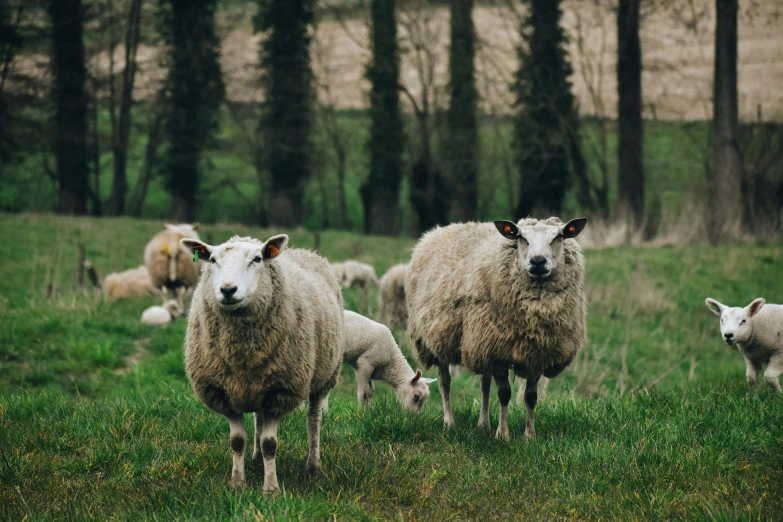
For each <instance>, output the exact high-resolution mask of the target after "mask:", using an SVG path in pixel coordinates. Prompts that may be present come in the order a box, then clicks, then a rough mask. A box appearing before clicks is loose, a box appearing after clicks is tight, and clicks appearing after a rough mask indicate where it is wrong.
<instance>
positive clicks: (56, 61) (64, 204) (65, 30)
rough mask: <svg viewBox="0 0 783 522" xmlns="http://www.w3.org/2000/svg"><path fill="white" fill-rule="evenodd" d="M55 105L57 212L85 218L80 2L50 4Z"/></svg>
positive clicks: (86, 173)
mask: <svg viewBox="0 0 783 522" xmlns="http://www.w3.org/2000/svg"><path fill="white" fill-rule="evenodd" d="M48 12H49V18H50V19H51V22H52V71H53V73H54V92H53V99H54V103H55V115H54V154H55V158H56V163H57V178H58V180H59V184H60V193H59V202H58V206H57V211H58V212H59V213H61V214H86V213H87V198H88V192H89V169H88V167H87V92H86V90H85V77H86V70H85V66H84V40H83V29H84V11H83V7H82V2H81V0H49V4H48Z"/></svg>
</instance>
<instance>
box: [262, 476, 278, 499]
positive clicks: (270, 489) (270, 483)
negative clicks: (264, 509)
mask: <svg viewBox="0 0 783 522" xmlns="http://www.w3.org/2000/svg"><path fill="white" fill-rule="evenodd" d="M264 493H268V494H270V495H277V494H278V493H280V486H279V485H278V484H277V477H267V478H266V479H264Z"/></svg>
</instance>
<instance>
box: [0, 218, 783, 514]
mask: <svg viewBox="0 0 783 522" xmlns="http://www.w3.org/2000/svg"><path fill="white" fill-rule="evenodd" d="M160 228H161V227H160V223H159V222H154V221H136V220H131V219H101V220H91V219H82V218H67V217H56V216H46V215H33V214H23V215H3V214H0V240H1V241H2V242H3V244H5V245H7V248H6V250H5V251H4V256H3V258H2V261H0V270H2V274H3V277H2V278H0V448H2V450H3V456H2V457H0V519H3V520H20V519H22V518H24V517H25V516H27V517H28V518H29V519H32V520H40V519H67V520H72V519H99V520H105V519H110V518H111V519H120V520H123V519H187V520H216V519H228V518H239V519H245V520H262V519H263V520H288V519H301V520H327V519H329V520H333V519H334V517H336V518H337V519H358V520H366V519H369V520H373V519H399V518H403V519H416V520H426V519H429V520H432V519H437V520H441V519H456V520H468V519H472V520H475V519H481V520H486V519H507V520H508V519H516V520H519V519H523V520H540V519H547V520H551V519H558V520H559V519H573V520H583V519H605V520H683V519H687V520H776V519H779V517H780V513H781V509H783V501H781V498H783V496H782V495H783V446H781V444H780V433H779V427H780V426H781V425H783V408H781V400H783V399H781V397H780V396H778V395H776V394H773V393H772V392H771V391H770V390H769V389H768V388H767V387H765V386H761V387H760V389H758V390H755V391H748V390H747V389H746V386H745V384H744V363H743V362H742V359H741V357H740V356H739V354H737V353H736V350H732V349H730V348H728V347H727V346H725V345H723V344H722V343H721V342H720V339H719V336H718V325H717V319H716V318H715V317H714V316H713V315H712V314H711V313H710V312H709V311H707V309H706V307H705V306H704V304H703V300H704V298H705V297H707V296H708V295H709V296H712V297H715V298H717V299H719V300H721V301H723V302H728V303H737V304H739V303H747V302H750V300H751V299H752V298H754V297H757V296H759V295H763V296H764V297H766V298H767V299H768V300H769V301H771V302H780V301H781V300H782V299H781V298H780V296H781V294H783V280H781V278H780V276H779V274H780V266H781V263H782V262H783V245H781V244H771V245H764V244H756V245H731V246H724V247H721V248H720V249H717V248H712V247H708V246H690V247H669V248H649V247H643V248H621V249H608V250H600V251H595V250H589V251H587V252H586V256H587V263H588V285H587V286H588V297H589V300H590V312H589V320H588V329H589V336H590V340H589V343H588V345H587V346H586V347H585V349H584V350H583V351H582V354H581V355H580V357H579V358H578V360H577V361H575V363H574V364H573V365H572V366H571V367H570V368H569V369H568V370H567V371H566V372H565V374H564V375H563V376H562V377H558V378H557V379H554V380H553V381H552V383H551V385H550V387H549V395H548V397H547V398H546V399H545V400H543V401H541V402H540V403H539V406H538V408H537V432H538V440H536V441H535V442H533V443H527V442H526V441H525V440H524V437H523V436H522V432H523V430H524V408H520V407H517V406H516V405H512V411H511V421H510V428H511V433H512V440H511V442H501V441H497V440H495V439H494V437H493V436H492V435H491V434H488V433H484V432H482V431H480V430H479V429H478V428H476V423H477V421H478V402H477V398H478V380H477V378H476V377H475V376H472V375H470V374H469V373H468V372H462V373H461V374H460V375H458V376H457V377H455V379H454V386H453V392H452V393H453V402H454V404H455V415H456V420H457V427H456V429H454V430H450V431H448V432H447V431H444V429H443V427H442V414H441V406H440V398H439V396H438V393H437V390H436V387H435V386H433V395H432V397H431V401H430V403H428V404H427V406H426V407H425V409H424V411H423V413H422V414H420V415H413V414H408V413H404V412H402V411H401V410H400V408H399V406H398V405H397V404H396V402H395V401H394V398H393V395H392V393H391V391H390V388H389V387H388V386H386V385H384V384H379V385H378V390H377V394H376V399H375V400H374V404H373V406H372V407H371V408H370V409H367V410H361V409H360V408H358V406H357V405H356V403H355V383H354V381H353V375H352V371H351V370H350V369H349V368H345V369H344V371H343V375H342V378H341V381H340V383H339V385H338V387H337V389H336V390H335V392H334V393H333V395H332V400H331V401H330V409H329V411H328V413H327V414H326V415H325V420H324V429H323V433H322V451H323V463H324V470H325V476H324V477H323V478H322V479H320V480H319V481H315V482H313V481H311V480H309V479H308V478H307V476H306V474H305V472H304V459H305V455H306V429H305V416H304V412H303V411H301V410H298V411H296V412H294V413H293V414H291V415H290V416H289V417H288V418H287V419H286V420H285V421H284V422H283V424H282V426H281V432H280V444H281V446H280V452H279V459H278V473H279V479H280V483H281V485H282V486H283V488H284V490H285V493H284V494H283V495H280V496H278V497H275V498H268V497H266V496H264V494H263V493H262V492H261V483H262V478H263V475H262V470H261V469H260V468H259V467H258V466H256V465H254V464H253V463H252V461H250V460H249V459H248V468H247V476H248V488H247V489H245V490H244V491H234V490H232V489H231V488H229V487H228V480H229V475H230V471H231V457H230V449H229V445H228V427H227V424H226V422H225V420H224V419H223V418H222V417H220V416H218V415H217V414H214V413H212V412H210V411H208V410H207V409H206V408H205V407H204V406H202V405H201V404H200V403H199V402H198V401H197V400H196V399H195V397H194V395H193V393H192V391H191V390H190V387H189V385H188V383H187V380H186V378H185V375H184V367H183V360H182V344H183V337H184V332H185V328H186V324H185V321H177V322H175V323H173V324H172V325H170V326H168V327H166V328H161V329H155V328H152V327H148V326H144V325H142V324H140V322H139V315H140V313H141V311H142V310H143V309H144V308H145V307H147V306H149V305H150V304H155V300H154V299H148V300H147V299H142V300H137V301H120V302H105V301H104V300H103V299H102V297H101V296H100V295H98V294H97V293H95V292H92V291H85V290H79V289H78V288H76V285H75V277H76V261H77V244H78V243H79V242H84V243H85V244H86V247H87V255H88V257H89V258H90V259H92V260H93V262H94V263H95V265H96V267H97V269H98V270H99V272H100V273H101V274H102V275H105V274H106V273H108V272H110V271H114V270H120V269H125V268H129V267H133V266H136V265H138V264H140V263H141V253H142V249H143V246H144V244H145V243H146V241H147V240H148V239H149V237H151V236H152V235H153V234H154V233H155V232H156V231H157V230H158V229H160ZM204 228H205V229H204V230H203V235H202V237H206V234H207V233H209V234H212V236H213V241H214V242H216V243H217V242H221V241H223V240H225V239H227V238H228V237H229V236H230V235H232V234H233V233H240V234H251V235H254V236H257V237H261V238H265V237H267V236H269V235H271V234H272V233H273V232H272V231H263V230H259V229H252V228H245V227H242V226H229V225H216V226H206V227H204ZM290 236H291V244H292V246H305V247H310V246H312V244H313V235H312V233H310V232H307V231H304V230H299V231H293V232H291V233H290ZM412 245H413V242H412V241H411V240H408V239H400V240H392V239H386V238H374V237H364V236H358V235H352V234H348V233H343V232H324V233H322V234H321V252H322V253H323V254H324V255H326V256H327V257H328V258H329V259H330V260H333V261H338V260H343V259H348V258H354V257H356V258H358V259H360V260H364V261H367V262H370V263H372V264H373V265H374V266H375V268H376V270H377V271H378V272H379V274H380V273H382V272H384V271H385V270H386V269H387V268H388V267H390V266H391V265H392V264H394V263H396V262H400V261H404V260H405V259H406V258H407V257H409V252H410V248H411V246H412ZM357 248H358V249H360V253H359V254H358V255H356V253H355V252H356V249H357ZM49 283H51V284H52V285H53V289H54V295H53V297H51V298H47V297H46V296H45V295H44V288H45V287H46V286H47V284H49ZM345 297H346V306H347V307H348V308H351V309H354V310H358V311H360V312H366V308H365V306H366V305H365V303H364V300H363V297H362V295H361V294H360V293H358V292H355V291H353V290H346V291H345ZM376 297H377V294H376V293H375V291H372V292H371V294H370V315H374V314H375V308H376V307H375V299H376ZM395 336H396V337H397V339H398V341H399V342H400V345H401V347H402V348H403V350H404V351H405V352H406V353H407V354H408V355H410V349H409V342H408V341H407V339H406V337H405V334H404V332H403V331H395ZM140 348H143V351H142V352H141V357H140V359H139V362H138V364H136V365H132V364H131V365H130V367H129V362H128V361H129V359H128V358H127V357H128V356H129V355H131V354H134V355H138V353H139V349H140ZM623 360H625V361H626V366H627V372H625V371H623V370H622V368H623ZM411 361H412V363H413V364H414V365H415V364H416V363H415V360H414V359H413V358H412V357H411ZM428 373H429V374H430V375H432V373H433V372H431V371H430V372H428ZM691 374H692V379H691V378H690V377H691ZM490 411H491V418H492V424H493V426H496V425H497V403H496V399H494V398H493V403H492V406H491V410H490ZM249 421H250V419H249V418H248V427H250V422H249Z"/></svg>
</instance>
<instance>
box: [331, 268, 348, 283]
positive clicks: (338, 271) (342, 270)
mask: <svg viewBox="0 0 783 522" xmlns="http://www.w3.org/2000/svg"><path fill="white" fill-rule="evenodd" d="M330 266H331V268H332V273H333V274H334V277H335V278H336V279H337V282H338V283H340V285H342V284H343V275H344V274H345V265H343V263H332V264H331V265H330Z"/></svg>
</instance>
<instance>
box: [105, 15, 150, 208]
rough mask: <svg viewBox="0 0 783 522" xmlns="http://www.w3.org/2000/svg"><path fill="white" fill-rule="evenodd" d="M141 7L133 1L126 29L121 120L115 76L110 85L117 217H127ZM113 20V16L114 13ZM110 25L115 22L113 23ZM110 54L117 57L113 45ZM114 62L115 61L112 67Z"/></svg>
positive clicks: (113, 184)
mask: <svg viewBox="0 0 783 522" xmlns="http://www.w3.org/2000/svg"><path fill="white" fill-rule="evenodd" d="M141 4H142V0H131V3H130V6H129V8H128V17H127V27H126V30H125V68H124V69H123V71H122V82H121V83H120V87H121V90H122V92H121V93H120V114H119V120H117V118H116V112H115V104H114V75H113V74H112V75H111V77H110V78H109V81H110V82H111V99H110V104H111V111H110V112H111V120H112V151H113V153H114V179H113V181H112V213H113V214H114V215H115V216H121V215H123V214H125V200H126V196H127V192H128V172H127V171H128V148H129V143H130V131H131V122H132V116H133V115H132V112H131V108H132V106H133V86H134V83H135V78H136V52H137V50H138V47H139V36H140V31H141ZM110 16H113V13H112V14H111V15H110ZM110 23H113V22H111V21H110ZM111 30H113V28H112V29H111ZM110 52H111V53H114V46H113V45H112V46H111V49H110ZM113 61H114V60H113V58H112V59H111V62H112V65H113ZM112 73H113V71H112Z"/></svg>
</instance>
